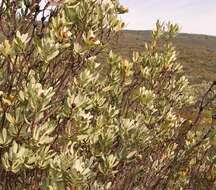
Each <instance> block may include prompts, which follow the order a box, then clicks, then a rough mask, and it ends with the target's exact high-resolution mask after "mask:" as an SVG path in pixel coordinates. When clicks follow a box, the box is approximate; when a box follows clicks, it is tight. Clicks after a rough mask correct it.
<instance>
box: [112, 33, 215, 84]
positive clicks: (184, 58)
mask: <svg viewBox="0 0 216 190" xmlns="http://www.w3.org/2000/svg"><path fill="white" fill-rule="evenodd" d="M150 40H151V31H128V30H125V31H122V32H121V33H119V35H118V40H114V42H112V43H111V44H112V48H113V49H114V51H115V52H117V53H120V54H121V55H122V56H123V57H128V56H131V55H132V52H133V51H134V50H135V51H142V50H143V47H144V43H145V42H146V41H150ZM174 44H175V46H176V48H177V50H178V52H179V56H178V61H179V62H180V63H182V65H183V67H184V71H185V73H186V75H187V76H188V78H189V79H190V81H191V82H192V83H193V84H199V83H201V82H202V81H204V80H205V81H213V80H216V37H214V36H207V35H197V34H184V33H182V34H178V35H177V38H176V40H175V42H174Z"/></svg>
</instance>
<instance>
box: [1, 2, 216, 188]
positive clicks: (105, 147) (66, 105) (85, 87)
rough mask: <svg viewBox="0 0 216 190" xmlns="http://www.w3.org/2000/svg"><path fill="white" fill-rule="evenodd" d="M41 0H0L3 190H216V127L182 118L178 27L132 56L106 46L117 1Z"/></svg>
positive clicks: (184, 97) (161, 32) (184, 89)
mask: <svg viewBox="0 0 216 190" xmlns="http://www.w3.org/2000/svg"><path fill="white" fill-rule="evenodd" d="M44 3H45V1H42V0H17V1H12V0H2V1H1V2H0V31H1V44H0V157H1V161H0V189H2V190H12V189H17V190H23V189H31V190H39V189H49V190H61V189H62V190H64V189H65V190H76V189H77V190H78V189H80V190H85V189H92V190H105V189H114V190H117V189H124V190H125V189H140V190H141V189H187V188H193V189H198V187H199V188H201V189H206V188H207V189H209V188H210V187H215V186H214V184H215V165H214V160H215V156H214V144H215V143H214V129H213V128H211V127H206V129H205V130H203V131H201V130H198V129H197V128H196V127H194V126H195V125H197V123H198V119H199V118H198V119H195V121H194V122H190V121H187V120H186V119H183V118H182V117H181V115H180V113H181V111H182V110H183V109H184V108H186V107H188V106H190V105H191V103H192V98H191V96H190V95H189V93H188V91H189V90H190V88H189V86H188V81H187V79H186V78H185V77H184V76H182V67H181V66H180V65H179V64H178V63H177V62H176V51H175V48H174V47H173V45H172V39H173V37H174V36H175V34H176V32H177V31H178V26H177V25H173V24H168V25H163V24H160V23H159V22H158V23H157V25H156V29H155V30H154V31H153V32H152V42H151V43H149V44H146V45H145V48H144V51H143V52H135V53H134V55H133V57H132V58H131V60H124V59H122V58H121V57H120V56H118V55H115V54H113V53H112V51H110V52H109V53H107V52H108V51H109V48H108V43H107V42H108V41H109V39H110V38H112V37H113V35H114V34H115V32H117V31H119V30H121V28H122V27H123V26H124V24H123V22H121V21H120V20H119V16H118V15H119V14H123V13H125V12H127V8H125V7H123V6H121V5H120V4H119V2H118V0H101V1H100V0H62V1H61V0H52V1H51V0H49V1H48V2H47V3H46V4H44ZM98 56H103V58H104V61H103V62H102V63H100V61H99V60H100V59H98ZM201 106H202V105H201ZM203 108H204V107H203ZM201 112H202V110H201V111H200V112H199V114H198V116H197V117H200V113H201Z"/></svg>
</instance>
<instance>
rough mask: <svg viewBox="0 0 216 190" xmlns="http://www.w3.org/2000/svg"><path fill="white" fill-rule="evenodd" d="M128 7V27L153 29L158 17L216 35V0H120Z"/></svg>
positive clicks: (189, 30)
mask: <svg viewBox="0 0 216 190" xmlns="http://www.w3.org/2000/svg"><path fill="white" fill-rule="evenodd" d="M120 2H121V4H122V5H125V6H127V7H128V8H129V13H127V14H126V15H124V16H123V20H124V21H125V22H126V24H127V27H126V29H132V30H150V29H152V28H153V26H154V24H155V22H156V21H157V19H160V20H161V21H172V22H175V23H177V24H179V25H180V27H181V32H186V33H197V34H209V35H215V36H216V0H120Z"/></svg>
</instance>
